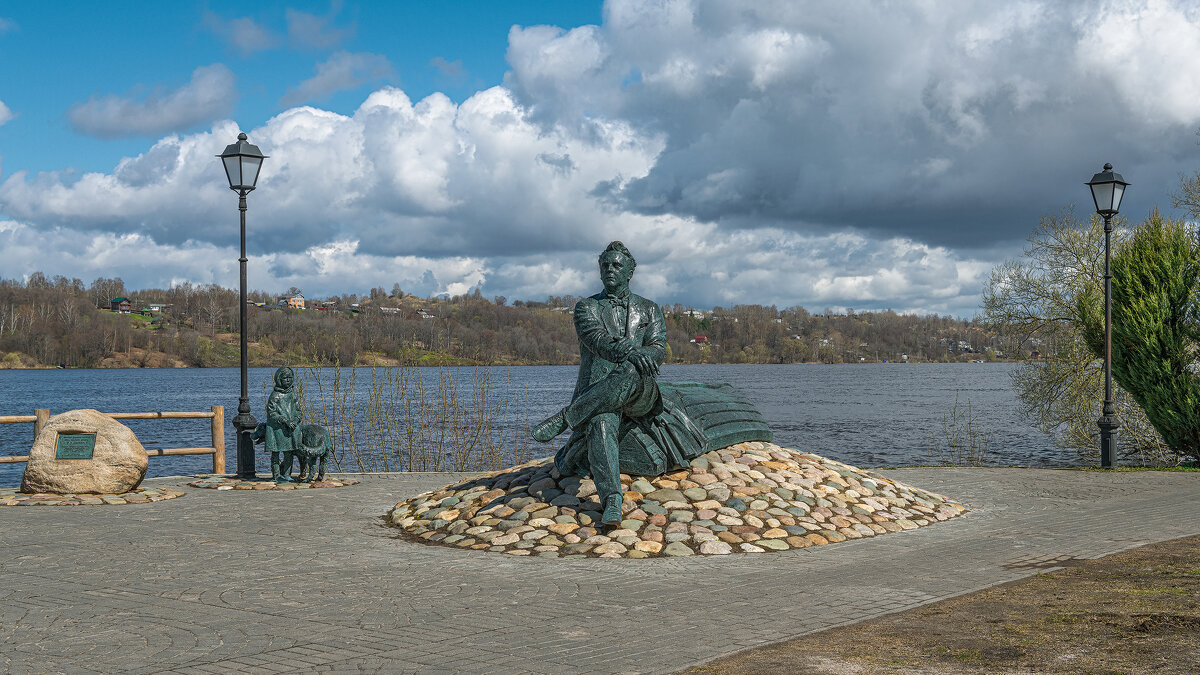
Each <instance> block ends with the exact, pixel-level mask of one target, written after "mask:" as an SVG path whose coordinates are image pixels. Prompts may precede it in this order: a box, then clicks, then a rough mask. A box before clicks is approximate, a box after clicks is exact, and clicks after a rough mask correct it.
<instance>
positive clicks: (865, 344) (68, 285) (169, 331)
mask: <svg viewBox="0 0 1200 675" xmlns="http://www.w3.org/2000/svg"><path fill="white" fill-rule="evenodd" d="M299 290H300V289H296V288H292V289H289V294H293V293H298V292H299ZM118 297H126V298H128V299H129V301H130V306H131V308H132V310H133V313H132V314H130V315H122V314H118V313H115V312H112V311H110V309H109V303H110V301H111V300H112V299H114V298H118ZM248 297H249V299H250V300H251V301H252V302H257V303H261V304H262V306H251V307H249V315H248V328H247V338H248V340H249V341H250V343H251V349H250V361H251V365H255V366H275V365H282V364H290V365H332V364H335V363H339V364H342V365H351V364H370V363H389V362H396V363H407V364H416V365H426V364H428V365H436V364H448V365H467V364H558V365H563V364H573V363H578V359H579V348H578V344H577V342H576V338H575V331H574V327H573V325H572V317H571V309H572V307H573V306H574V303H575V302H576V300H577V298H574V297H572V296H549V297H547V299H546V301H545V302H533V301H520V300H518V301H515V302H512V303H511V304H510V303H509V302H508V301H507V299H506V298H504V297H502V296H501V297H496V298H492V299H488V298H485V297H483V296H482V294H481V293H480V292H479V291H478V289H477V290H475V291H474V292H472V293H470V294H467V295H459V296H453V297H436V298H418V297H416V296H413V295H408V294H405V293H403V291H402V290H401V289H400V287H399V285H396V286H394V287H393V289H392V291H391V292H387V291H385V290H384V289H383V288H375V289H372V290H371V291H370V292H369V293H368V294H366V295H364V296H361V297H360V296H358V295H355V294H347V295H342V296H338V297H336V298H327V299H326V301H322V302H313V301H311V300H310V301H309V307H310V308H309V309H305V310H293V309H279V308H278V307H277V306H276V304H277V302H278V299H279V297H280V296H277V295H274V294H268V293H265V292H262V291H254V292H251V293H249V294H248ZM152 306H153V307H160V309H157V310H155V311H150V310H149V309H148V308H150V307H152ZM318 306H320V307H321V308H320V309H317V308H316V307H318ZM663 310H664V314H665V316H666V319H667V331H668V336H667V339H668V344H669V350H668V361H670V362H674V363H811V362H816V363H849V362H859V361H867V362H877V361H893V362H894V361H904V360H907V361H910V362H926V361H942V362H945V361H968V360H994V359H997V358H1026V357H1028V356H1029V355H1030V354H1031V352H1032V353H1033V355H1034V356H1037V354H1036V347H1032V348H1030V347H1028V346H1027V348H1026V349H1025V351H1024V352H1020V353H1018V352H1016V351H1015V350H1014V351H1012V353H1006V352H1005V346H1006V343H1005V342H1004V340H1003V339H1002V338H1001V337H1000V336H998V335H997V333H996V332H995V331H994V330H989V329H988V328H986V327H984V326H983V325H982V324H981V323H979V322H978V321H976V320H965V319H959V318H952V317H947V316H937V315H926V316H917V315H909V314H898V313H896V312H893V311H891V310H886V311H875V312H866V311H862V312H855V311H854V310H849V311H848V312H846V313H834V312H832V311H830V310H826V311H824V312H821V313H810V312H809V311H807V310H806V309H804V308H803V307H790V308H787V309H783V310H779V309H777V308H776V307H773V306H769V307H768V306H761V305H736V306H733V307H730V308H722V307H717V308H714V309H712V310H705V311H696V310H693V309H692V308H690V307H684V306H682V305H679V304H676V305H672V306H664V307H663ZM237 329H238V295H237V293H236V292H235V291H233V290H231V289H227V288H222V287H220V286H216V285H205V286H200V285H193V284H190V283H186V282H185V283H182V284H178V285H176V286H174V287H172V288H169V289H140V290H130V289H127V288H126V287H125V285H124V283H123V282H122V281H121V279H119V278H103V277H102V278H99V279H96V280H94V281H92V282H91V283H90V284H85V283H84V282H83V281H82V280H80V279H69V278H67V277H64V276H61V275H60V276H54V277H48V276H46V275H45V274H43V273H40V272H36V273H34V274H32V275H30V277H29V278H28V279H27V280H25V281H18V280H11V279H0V367H8V368H13V367H18V368H19V367H39V366H64V367H83V368H93V367H139V366H187V367H214V366H233V365H237V363H238V358H239V357H238V348H237V340H236V332H237Z"/></svg>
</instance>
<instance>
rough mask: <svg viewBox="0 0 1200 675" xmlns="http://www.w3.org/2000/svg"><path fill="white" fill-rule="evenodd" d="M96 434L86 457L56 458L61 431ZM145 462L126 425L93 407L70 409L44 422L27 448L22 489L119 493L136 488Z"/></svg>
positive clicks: (53, 491) (140, 480) (134, 437)
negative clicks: (94, 441)
mask: <svg viewBox="0 0 1200 675" xmlns="http://www.w3.org/2000/svg"><path fill="white" fill-rule="evenodd" d="M71 432H74V433H88V434H96V444H95V447H94V449H93V451H92V458H91V459H55V458H54V454H55V445H56V443H57V441H58V435H59V434H60V433H64V434H65V433H71ZM149 465H150V463H149V461H148V460H147V459H146V449H145V448H143V447H142V444H141V443H139V442H138V439H137V436H134V435H133V432H132V431H130V429H129V427H127V426H125V425H124V424H121V423H120V422H118V421H116V420H114V419H112V418H111V417H109V416H107V415H104V414H101V413H99V412H97V411H95V410H90V409H84V410H71V411H68V412H65V413H61V414H58V415H55V416H53V417H51V418H50V420H49V421H48V422H46V426H45V427H43V428H42V432H41V433H40V434H38V437H37V440H36V441H34V442H33V447H32V448H31V449H30V451H29V461H28V462H26V464H25V476H24V477H23V478H22V479H21V492H28V493H35V492H49V493H54V494H121V493H124V492H130V491H132V490H134V489H136V488H137V486H138V485H139V484H140V483H141V482H142V478H144V477H145V476H146V469H147V467H149Z"/></svg>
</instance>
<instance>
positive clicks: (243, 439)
mask: <svg viewBox="0 0 1200 675" xmlns="http://www.w3.org/2000/svg"><path fill="white" fill-rule="evenodd" d="M217 156H218V157H220V158H221V162H222V163H223V164H224V165H225V177H226V178H228V179H229V189H230V190H233V191H234V192H237V193H238V211H240V212H241V216H242V256H241V257H240V258H238V264H239V267H240V268H241V269H240V272H241V282H242V292H241V317H240V318H241V323H240V326H239V332H240V333H241V348H242V395H241V398H239V399H238V414H237V416H235V417H234V418H233V428H234V429H236V430H237V431H236V433H237V477H238V478H241V479H244V480H254V479H255V478H257V476H256V475H255V472H254V441H253V439H252V438H251V436H253V434H254V428H255V427H257V426H258V421H257V420H255V419H254V416H253V415H251V414H250V399H249V398H247V397H246V195H247V194H248V193H249V192H250V191H251V190H253V189H254V187H255V185H257V184H258V171H259V169H261V168H262V161H263V159H264V158H266V155H264V154H262V151H261V150H259V149H258V146H257V145H251V144H250V143H248V142H247V141H246V134H244V133H241V134H238V139H237V142H236V143H232V144H230V145H229V146H227V147H226V148H225V152H222V153H221V154H219V155H217Z"/></svg>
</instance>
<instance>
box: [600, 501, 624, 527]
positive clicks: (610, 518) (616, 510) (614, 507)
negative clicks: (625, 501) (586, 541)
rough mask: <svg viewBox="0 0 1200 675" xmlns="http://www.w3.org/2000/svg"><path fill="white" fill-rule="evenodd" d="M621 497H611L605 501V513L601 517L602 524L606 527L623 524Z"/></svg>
mask: <svg viewBox="0 0 1200 675" xmlns="http://www.w3.org/2000/svg"><path fill="white" fill-rule="evenodd" d="M621 501H622V497H621V495H609V496H608V497H606V498H605V499H604V513H603V514H602V515H601V516H600V522H602V523H604V524H605V525H620V524H621Z"/></svg>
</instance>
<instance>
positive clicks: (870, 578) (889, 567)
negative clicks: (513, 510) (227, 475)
mask: <svg viewBox="0 0 1200 675" xmlns="http://www.w3.org/2000/svg"><path fill="white" fill-rule="evenodd" d="M883 473H884V474H885V475H887V476H889V477H891V478H894V479H896V480H900V481H903V482H906V483H910V484H912V485H915V486H919V487H923V488H927V489H930V490H933V491H936V492H941V493H942V494H945V495H948V496H952V497H955V498H957V499H960V500H962V501H963V502H964V503H966V504H967V505H968V506H969V507H970V508H971V509H972V512H971V513H969V514H967V515H966V516H964V517H962V518H956V519H954V520H951V521H949V522H945V523H939V524H936V525H933V526H930V527H926V528H921V529H919V530H914V531H907V532H900V533H896V534H888V535H886V536H880V537H876V538H873V539H862V540H857V541H847V542H844V543H839V544H833V545H829V546H824V547H813V548H808V549H804V550H800V551H788V552H783V553H765V554H752V555H733V556H724V557H705V558H701V557H695V558H686V559H651V560H625V559H618V560H601V559H584V560H555V559H544V558H535V557H529V558H516V557H512V556H508V555H503V554H491V553H482V552H479V551H462V550H455V549H450V548H443V547H437V546H425V545H421V544H416V543H411V542H408V541H405V540H400V539H397V538H396V536H395V531H394V530H392V529H390V528H387V527H385V526H384V524H383V520H382V516H383V515H384V514H385V513H386V512H387V511H388V509H389V508H390V507H391V506H393V505H394V504H395V503H396V502H398V501H400V500H401V499H403V498H405V497H408V496H411V495H414V494H416V493H419V492H421V491H424V490H426V489H430V488H434V487H438V486H440V485H443V484H446V483H449V482H451V481H452V480H454V479H455V476H453V475H450V474H416V475H414V474H409V475H389V476H366V477H363V483H362V484H360V485H356V486H351V487H346V488H340V489H329V490H304V491H289V492H257V493H252V492H241V491H223V492H218V491H215V490H201V489H194V488H187V487H184V483H185V482H186V481H185V480H183V479H165V478H164V479H154V480H149V481H146V485H147V486H166V487H183V489H185V490H187V493H188V494H187V495H186V496H184V497H182V498H179V499H173V500H170V501H164V502H158V503H154V504H136V505H126V506H105V507H43V506H33V507H3V508H0V672H13V673H26V672H33V673H41V672H69V673H88V672H98V673H117V672H132V673H158V672H173V673H267V672H295V671H337V672H359V671H366V672H385V673H393V672H519V673H566V672H597V673H613V672H644V673H659V672H671V671H675V670H679V669H681V668H684V667H686V666H689V665H693V664H696V663H701V662H704V661H707V660H709V659H711V658H714V657H716V656H720V655H723V654H728V653H730V652H734V651H738V650H741V649H745V648H749V647H755V646H759V645H763V644H767V643H770V642H775V641H779V640H783V639H786V638H791V637H796V636H799V635H802V634H805V633H808V632H812V631H817V630H821V629H824V628H829V627H832V626H837V625H841V624H845V623H850V622H856V621H861V620H863V619H867V618H870V617H874V616H878V615H880V614H885V613H890V612H896V611H900V610H904V609H908V608H910V607H914V606H917V605H920V604H924V603H928V602H933V601H936V600H940V599H943V598H947V597H951V596H954V595H958V594H961V593H966V592H969V591H974V590H977V589H981V588H985V587H988V586H992V585H995V584H998V583H1002V582H1006V581H1010V580H1013V579H1018V578H1021V577H1023V576H1027V575H1030V574H1033V573H1034V572H1037V571H1042V570H1045V569H1048V568H1050V567H1051V566H1052V565H1053V564H1054V561H1056V560H1061V559H1063V558H1068V557H1078V558H1092V557H1098V556H1103V555H1107V554H1111V553H1115V552H1118V551H1122V550H1125V549H1128V548H1131V547H1135V546H1139V545H1143V544H1148V543H1153V542H1157V541H1163V540H1167V539H1174V538H1177V537H1182V536H1187V535H1194V534H1200V475H1197V474H1194V473H1191V474H1181V473H1159V472H1143V473H1114V474H1102V473H1093V472H1080V471H1055V470H1041V469H903V470H895V471H885V472H883Z"/></svg>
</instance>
